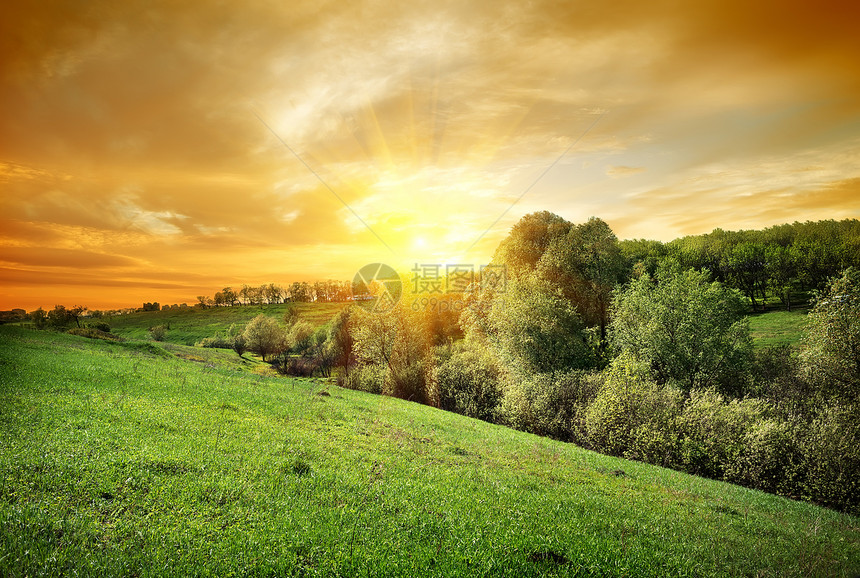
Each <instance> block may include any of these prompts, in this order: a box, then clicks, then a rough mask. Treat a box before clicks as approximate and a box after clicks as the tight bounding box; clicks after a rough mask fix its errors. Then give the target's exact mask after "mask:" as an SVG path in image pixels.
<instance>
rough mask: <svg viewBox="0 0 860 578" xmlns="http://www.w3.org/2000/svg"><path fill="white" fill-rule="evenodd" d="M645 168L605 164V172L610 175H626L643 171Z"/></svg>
mask: <svg viewBox="0 0 860 578" xmlns="http://www.w3.org/2000/svg"><path fill="white" fill-rule="evenodd" d="M646 170H647V169H646V168H645V167H628V166H624V165H618V166H614V165H607V166H606V174H607V175H608V176H610V177H626V176H630V175H635V174H639V173H644V172H645V171H646Z"/></svg>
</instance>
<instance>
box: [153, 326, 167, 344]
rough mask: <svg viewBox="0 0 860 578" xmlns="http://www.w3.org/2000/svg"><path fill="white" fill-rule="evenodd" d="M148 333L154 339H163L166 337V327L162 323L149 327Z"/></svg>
mask: <svg viewBox="0 0 860 578" xmlns="http://www.w3.org/2000/svg"><path fill="white" fill-rule="evenodd" d="M149 335H150V337H152V339H153V340H154V341H164V338H165V337H167V328H166V327H165V326H164V325H156V326H155V327H150V329H149Z"/></svg>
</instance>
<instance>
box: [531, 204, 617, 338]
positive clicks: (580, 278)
mask: <svg viewBox="0 0 860 578" xmlns="http://www.w3.org/2000/svg"><path fill="white" fill-rule="evenodd" d="M537 269H538V274H539V275H540V276H541V277H542V278H544V279H547V280H548V281H550V282H551V283H552V284H553V286H554V287H555V288H556V289H557V290H559V291H561V293H562V294H563V295H564V296H565V297H566V298H567V299H568V300H569V301H570V302H571V304H572V305H573V306H574V307H575V308H576V310H577V312H578V313H579V314H580V316H581V317H582V320H583V321H584V322H585V324H586V325H587V326H588V327H597V328H598V332H599V339H600V340H599V343H600V346H601V348H603V346H604V344H605V342H606V327H607V325H608V323H609V308H610V304H611V302H612V291H613V290H614V289H615V286H616V285H618V284H619V283H621V282H622V281H623V280H624V278H625V277H626V274H627V267H626V262H625V259H624V256H623V255H622V253H621V249H620V248H619V246H618V238H617V237H616V236H615V233H613V232H612V229H610V228H609V225H607V224H606V223H605V222H604V221H602V220H601V219H597V218H595V217H592V218H590V219H589V220H588V222H587V223H583V224H582V225H578V226H574V227H571V228H570V230H569V231H568V232H567V234H566V235H564V236H563V237H555V238H554V239H553V240H552V241H551V242H550V244H549V246H548V247H547V248H546V251H545V252H544V254H543V255H542V256H541V259H540V262H539V263H538V268H537Z"/></svg>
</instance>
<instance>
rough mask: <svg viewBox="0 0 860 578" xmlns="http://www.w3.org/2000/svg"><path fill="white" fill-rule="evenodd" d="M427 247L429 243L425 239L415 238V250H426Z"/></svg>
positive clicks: (413, 241) (413, 243) (413, 242)
mask: <svg viewBox="0 0 860 578" xmlns="http://www.w3.org/2000/svg"><path fill="white" fill-rule="evenodd" d="M425 247H427V241H426V240H425V239H424V237H415V238H414V239H413V240H412V248H413V249H424V248H425Z"/></svg>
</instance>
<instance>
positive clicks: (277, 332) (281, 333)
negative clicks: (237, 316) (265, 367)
mask: <svg viewBox="0 0 860 578" xmlns="http://www.w3.org/2000/svg"><path fill="white" fill-rule="evenodd" d="M243 335H244V337H245V342H246V344H247V347H248V351H251V352H253V353H256V354H257V355H259V356H260V357H262V358H263V361H269V360H270V359H272V358H273V357H275V356H277V355H279V354H281V353H283V352H284V351H286V350H287V348H288V345H289V343H288V339H287V332H286V331H285V330H284V328H283V327H281V326H280V325H279V324H278V322H277V321H275V320H274V319H272V318H271V317H267V316H265V315H263V314H260V315H257V316H256V317H254V318H253V319H252V320H250V321H249V322H248V325H246V326H245V331H244V332H243Z"/></svg>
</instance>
